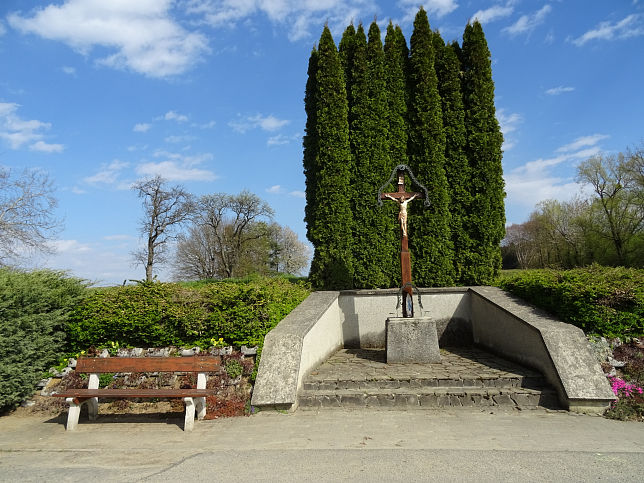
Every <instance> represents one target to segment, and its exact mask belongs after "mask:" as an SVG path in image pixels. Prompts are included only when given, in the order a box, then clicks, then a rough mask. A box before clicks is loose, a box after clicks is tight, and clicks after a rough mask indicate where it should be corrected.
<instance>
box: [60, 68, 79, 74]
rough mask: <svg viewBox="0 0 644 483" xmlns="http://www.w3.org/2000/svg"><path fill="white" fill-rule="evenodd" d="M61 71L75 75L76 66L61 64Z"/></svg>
mask: <svg viewBox="0 0 644 483" xmlns="http://www.w3.org/2000/svg"><path fill="white" fill-rule="evenodd" d="M62 71H63V72H64V73H65V74H67V75H76V68H74V67H69V66H63V67H62Z"/></svg>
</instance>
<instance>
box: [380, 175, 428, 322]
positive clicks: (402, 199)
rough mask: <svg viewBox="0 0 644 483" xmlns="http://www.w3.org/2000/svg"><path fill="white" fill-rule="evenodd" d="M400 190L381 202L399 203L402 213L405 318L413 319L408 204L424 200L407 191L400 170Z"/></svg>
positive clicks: (388, 195)
mask: <svg viewBox="0 0 644 483" xmlns="http://www.w3.org/2000/svg"><path fill="white" fill-rule="evenodd" d="M397 176H398V190H397V191H396V192H394V193H382V194H381V195H380V199H381V200H386V199H387V200H393V201H396V202H398V203H399V205H400V212H399V213H398V220H399V221H400V234H401V237H400V245H401V246H400V271H401V275H402V277H401V278H402V287H403V293H402V297H403V300H402V302H403V303H402V306H403V317H413V316H414V307H413V302H412V295H413V291H412V283H411V259H410V257H409V238H408V236H407V204H408V203H409V202H410V201H412V200H414V199H422V198H423V195H422V194H421V193H417V192H415V191H412V192H408V191H405V170H404V169H398V170H397Z"/></svg>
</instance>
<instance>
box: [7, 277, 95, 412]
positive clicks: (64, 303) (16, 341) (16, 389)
mask: <svg viewBox="0 0 644 483" xmlns="http://www.w3.org/2000/svg"><path fill="white" fill-rule="evenodd" d="M84 294H85V285H84V283H83V282H82V281H81V280H79V279H75V278H70V277H67V276H66V275H65V274H64V273H62V272H55V271H49V270H38V271H34V272H21V271H18V270H12V269H9V268H1V269H0V413H1V412H2V411H3V410H6V409H10V408H12V407H14V406H16V405H17V404H19V403H20V402H21V401H22V400H24V399H25V398H27V397H29V396H31V395H32V394H33V392H34V387H35V386H36V383H37V382H38V381H39V380H40V379H42V377H43V374H44V373H45V371H47V370H48V369H49V368H50V367H51V366H52V365H54V364H55V363H56V362H57V361H58V358H59V357H60V356H61V354H63V353H64V348H65V330H66V327H67V323H68V320H69V317H70V314H71V312H72V310H73V307H74V306H75V305H76V304H77V303H78V302H79V301H80V300H81V299H82V297H83V296H84Z"/></svg>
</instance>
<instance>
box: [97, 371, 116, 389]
mask: <svg viewBox="0 0 644 483" xmlns="http://www.w3.org/2000/svg"><path fill="white" fill-rule="evenodd" d="M113 380H114V374H112V373H111V372H105V373H103V374H99V375H98V387H107V386H109V385H110V384H111V383H112V381H113Z"/></svg>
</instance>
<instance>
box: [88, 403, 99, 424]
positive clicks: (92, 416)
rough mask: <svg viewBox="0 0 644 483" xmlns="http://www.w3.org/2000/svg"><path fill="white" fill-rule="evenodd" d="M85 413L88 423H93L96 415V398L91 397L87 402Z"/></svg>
mask: <svg viewBox="0 0 644 483" xmlns="http://www.w3.org/2000/svg"><path fill="white" fill-rule="evenodd" d="M87 412H88V416H89V420H90V421H94V420H95V419H96V416H97V415H98V398H97V397H92V398H89V399H88V400H87Z"/></svg>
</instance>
